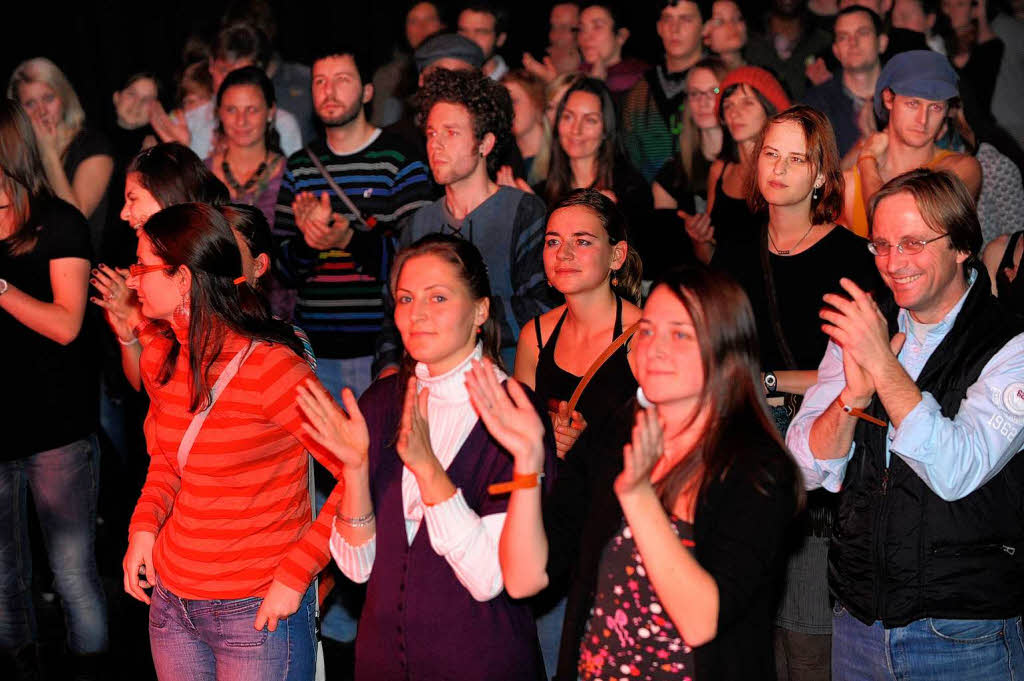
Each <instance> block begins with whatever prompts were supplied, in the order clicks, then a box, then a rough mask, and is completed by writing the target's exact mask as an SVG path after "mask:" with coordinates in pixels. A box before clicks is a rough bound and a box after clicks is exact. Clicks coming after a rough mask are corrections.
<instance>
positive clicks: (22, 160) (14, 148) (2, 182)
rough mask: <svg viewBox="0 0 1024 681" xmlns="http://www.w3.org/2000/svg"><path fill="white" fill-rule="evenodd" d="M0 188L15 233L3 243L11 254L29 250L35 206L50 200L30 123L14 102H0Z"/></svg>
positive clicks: (33, 236)
mask: <svg viewBox="0 0 1024 681" xmlns="http://www.w3.org/2000/svg"><path fill="white" fill-rule="evenodd" d="M0 188H2V189H3V190H4V191H5V192H6V193H7V200H8V201H10V204H11V207H10V211H11V214H12V215H13V216H14V225H15V226H14V231H13V232H12V233H11V234H9V235H7V238H6V239H4V240H3V242H4V243H6V245H7V249H8V252H9V253H11V254H16V255H18V254H22V253H27V252H28V251H31V250H32V249H33V248H34V247H35V245H36V232H37V231H38V229H39V225H37V224H35V223H33V221H32V218H33V216H34V215H36V214H37V213H38V210H37V209H38V207H39V206H40V205H41V204H42V203H43V202H44V201H48V200H50V199H52V198H53V191H52V189H51V188H50V183H49V182H48V181H47V179H46V171H45V170H44V169H43V162H42V160H41V159H40V157H39V147H38V146H37V144H36V134H35V132H34V131H33V130H32V121H31V120H30V119H29V117H28V114H26V113H25V110H24V109H23V108H22V106H21V104H19V103H18V102H17V101H15V100H13V99H5V100H4V101H3V102H2V103H0Z"/></svg>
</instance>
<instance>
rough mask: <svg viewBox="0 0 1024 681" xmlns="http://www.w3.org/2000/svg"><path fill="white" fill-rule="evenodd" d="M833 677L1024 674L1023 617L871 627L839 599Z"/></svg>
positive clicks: (853, 680) (981, 680)
mask: <svg viewBox="0 0 1024 681" xmlns="http://www.w3.org/2000/svg"><path fill="white" fill-rule="evenodd" d="M832 615H833V616H832V679H833V681H945V680H946V679H956V680H957V681H998V680H1000V679H1006V680H1010V679H1024V639H1022V631H1021V618H1020V617H1014V618H1012V619H1008V620H945V619H937V618H931V617H928V618H925V619H920V620H916V621H914V622H911V623H910V624H908V625H907V626H905V627H895V628H893V629H886V628H884V627H883V626H882V623H881V622H875V623H874V624H872V625H871V626H868V625H866V624H864V623H863V622H861V621H860V620H858V619H857V618H855V617H854V616H853V615H851V614H850V613H849V612H847V611H846V608H844V607H843V606H842V605H840V604H838V603H837V604H836V606H835V608H834V609H833V613H832Z"/></svg>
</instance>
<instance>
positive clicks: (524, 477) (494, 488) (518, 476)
mask: <svg viewBox="0 0 1024 681" xmlns="http://www.w3.org/2000/svg"><path fill="white" fill-rule="evenodd" d="M543 477H544V473H543V472H541V473H513V475H512V479H511V480H509V481H508V482H496V483H494V484H493V485H490V486H488V488H487V491H488V492H489V493H491V494H505V493H506V492H511V491H512V490H516V489H530V488H531V487H537V486H538V485H540V479H541V478H543Z"/></svg>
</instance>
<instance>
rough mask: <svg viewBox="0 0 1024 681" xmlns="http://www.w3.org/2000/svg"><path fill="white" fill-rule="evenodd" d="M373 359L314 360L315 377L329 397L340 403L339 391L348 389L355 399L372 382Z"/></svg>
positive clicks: (319, 358)
mask: <svg viewBox="0 0 1024 681" xmlns="http://www.w3.org/2000/svg"><path fill="white" fill-rule="evenodd" d="M372 367H373V357H353V358H351V359H324V358H322V357H318V358H317V360H316V377H317V378H318V379H319V380H320V383H321V384H323V386H324V389H326V390H327V392H328V393H330V395H331V397H333V398H334V399H336V400H337V401H338V402H341V389H342V388H350V389H351V390H352V392H353V393H354V394H355V396H356V397H359V396H360V395H362V394H363V391H364V390H366V389H367V388H369V387H370V383H371V382H372V381H373V372H372Z"/></svg>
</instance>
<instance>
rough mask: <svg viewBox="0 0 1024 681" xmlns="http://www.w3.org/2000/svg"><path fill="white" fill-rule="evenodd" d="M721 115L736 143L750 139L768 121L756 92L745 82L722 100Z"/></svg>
mask: <svg viewBox="0 0 1024 681" xmlns="http://www.w3.org/2000/svg"><path fill="white" fill-rule="evenodd" d="M722 117H723V118H724V119H725V124H726V126H728V128H729V134H730V135H732V138H733V139H734V140H735V141H736V144H743V143H744V142H750V141H752V140H753V139H754V138H755V137H757V136H758V134H760V132H761V128H763V127H764V124H765V123H767V122H768V114H767V113H766V112H765V110H764V106H763V105H762V104H761V101H760V100H759V99H758V98H757V93H756V92H755V91H754V90H753V89H752V88H750V87H749V86H747V85H746V84H745V83H741V84H740V85H739V87H737V88H736V90H734V91H733V93H732V94H730V95H729V96H728V97H726V98H725V99H724V100H723V101H722Z"/></svg>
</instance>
